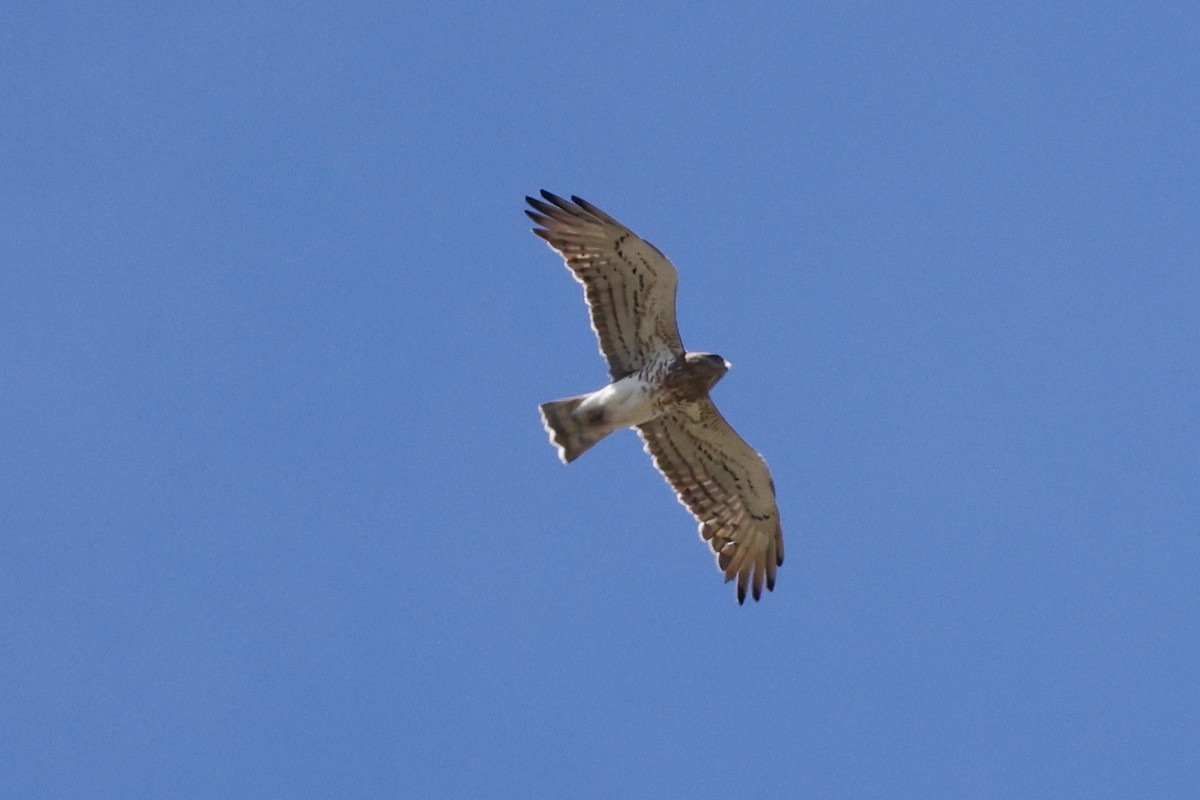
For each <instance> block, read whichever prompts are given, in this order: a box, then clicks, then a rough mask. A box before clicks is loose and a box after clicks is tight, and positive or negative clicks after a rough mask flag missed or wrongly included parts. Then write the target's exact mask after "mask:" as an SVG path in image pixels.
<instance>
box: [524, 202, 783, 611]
mask: <svg viewBox="0 0 1200 800" xmlns="http://www.w3.org/2000/svg"><path fill="white" fill-rule="evenodd" d="M541 194H542V198H543V199H542V200H538V199H536V198H533V197H526V198H525V199H526V200H527V201H528V202H529V205H530V206H531V207H532V210H530V209H526V210H525V213H526V214H528V215H529V218H530V219H532V220H533V221H534V222H535V223H537V225H538V226H539V227H537V228H534V229H533V232H534V233H535V234H537V235H538V236H540V237H541V238H543V239H545V240H546V242H547V243H548V244H549V245H550V247H551V248H553V249H554V250H556V251H557V252H558V253H559V254H560V255H561V256H562V257H563V260H564V261H565V262H566V266H567V268H568V269H569V270H570V271H571V273H572V274H573V275H574V276H575V279H576V280H578V281H579V282H580V283H581V284H583V288H584V295H585V298H586V300H587V305H588V310H589V312H590V315H591V321H592V329H593V330H594V331H595V332H596V337H597V338H598V339H599V340H600V353H601V355H603V356H604V358H605V359H606V360H607V361H608V368H609V369H608V371H609V375H610V377H611V378H612V382H611V383H609V384H608V385H607V386H605V387H604V388H602V389H598V390H596V391H594V392H590V393H588V394H583V395H579V396H578V397H569V398H567V399H565V400H555V401H554V402H550V403H545V404H543V405H542V406H541V407H540V410H541V413H542V421H543V423H544V424H545V427H546V431H547V432H548V433H549V434H550V440H551V442H552V443H553V444H554V445H555V446H557V447H558V454H559V457H560V458H561V459H562V460H563V462H564V463H570V462H571V461H574V460H575V459H577V458H579V456H580V455H581V454H582V453H583V452H584V451H586V450H587V449H588V448H590V447H591V446H592V445H594V444H596V442H598V441H600V440H601V439H603V438H604V437H605V436H607V435H608V434H610V433H612V432H613V431H615V430H617V429H619V428H629V427H632V428H636V429H637V431H638V433H639V434H640V435H641V437H642V439H643V440H644V441H645V443H646V451H647V452H648V453H650V455H651V456H652V457H653V459H654V466H655V467H657V468H658V471H659V472H661V473H662V474H663V476H664V477H665V478H666V479H667V482H668V483H670V485H671V486H672V488H674V490H675V492H676V494H677V495H678V497H679V501H680V502H681V503H683V505H684V506H686V507H687V508H688V510H690V511H691V512H692V515H693V516H695V517H696V519H697V520H698V521H699V523H700V536H701V537H702V538H703V539H704V540H705V541H707V542H708V543H709V545H710V546H711V547H712V549H713V552H715V553H716V556H717V566H718V568H719V569H720V570H721V571H722V572H723V573H724V574H725V580H726V581H731V580H733V579H734V578H737V599H738V603H743V602H745V600H746V592H747V590H749V591H750V593H751V595H752V596H753V597H754V599H755V600H758V599H759V597H760V595H761V594H762V587H763V584H764V583H765V584H766V587H767V589H768V590H772V589H774V588H775V569H776V567H778V566H779V565H781V564H783V531H782V529H781V528H780V524H779V509H778V508H777V507H776V505H775V483H774V481H772V480H771V473H770V472H768V471H767V465H766V462H764V461H763V459H762V456H760V455H759V454H758V453H756V452H755V451H754V449H753V448H752V447H750V445H749V444H747V443H746V441H745V440H744V439H742V438H741V437H740V436H738V435H737V433H736V432H735V431H734V430H733V428H732V427H730V425H729V423H728V422H726V421H725V418H724V417H722V416H721V413H720V412H719V411H717V407H716V406H715V405H713V402H712V400H710V399H709V396H708V393H709V390H710V389H712V387H713V385H714V384H716V382H717V381H719V380H720V379H721V378H722V377H723V376H724V375H725V373H726V372H727V371H728V370H729V366H730V365H729V362H727V361H726V360H725V359H723V358H721V357H720V356H718V355H714V354H712V353H692V352H688V351H687V350H686V349H685V348H684V346H683V342H682V341H681V339H680V336H679V327H678V326H677V325H676V323H675V286H676V283H677V279H678V273H677V272H676V271H675V267H674V266H673V265H672V264H671V262H670V261H668V260H667V257H666V256H664V255H663V254H662V253H661V252H659V251H658V249H657V248H655V247H654V246H653V245H651V244H650V243H649V242H647V241H645V240H644V239H642V238H641V237H639V236H638V235H637V234H635V233H634V232H633V231H631V230H629V229H628V228H626V227H625V226H624V225H622V224H621V223H620V222H617V221H616V220H615V219H613V218H612V217H610V216H609V215H608V214H605V213H604V212H603V211H601V210H600V209H598V208H596V207H595V206H594V205H592V204H591V203H589V202H587V201H586V200H581V199H580V198H578V197H574V196H572V197H571V200H570V202H568V201H566V200H564V199H563V198H561V197H558V196H556V195H554V194H551V193H550V192H547V191H545V190H542V193H541Z"/></svg>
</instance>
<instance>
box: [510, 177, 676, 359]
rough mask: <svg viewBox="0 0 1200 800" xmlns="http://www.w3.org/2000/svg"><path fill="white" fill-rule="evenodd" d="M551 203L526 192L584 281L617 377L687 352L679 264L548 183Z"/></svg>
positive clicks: (543, 232)
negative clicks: (679, 307)
mask: <svg viewBox="0 0 1200 800" xmlns="http://www.w3.org/2000/svg"><path fill="white" fill-rule="evenodd" d="M542 197H543V198H545V200H546V202H543V201H542V200H537V199H535V198H532V197H526V198H525V199H526V200H527V201H528V202H529V205H530V206H532V207H533V209H534V210H532V211H530V210H528V209H526V211H525V213H526V214H528V215H529V218H530V219H532V220H533V221H534V222H536V223H537V224H538V225H540V226H541V227H540V228H534V229H533V232H534V233H536V234H537V235H538V236H540V237H542V238H543V239H545V240H546V241H547V242H548V243H549V244H550V246H551V247H553V248H554V249H555V250H557V251H558V253H559V254H560V255H562V257H563V260H564V261H565V262H566V265H567V268H568V269H570V270H571V273H572V274H573V275H574V276H575V278H576V280H578V281H579V282H580V283H582V284H583V288H584V296H585V297H586V299H587V304H588V309H589V311H590V313H591V318H592V329H593V330H594V331H596V338H597V339H599V340H600V352H601V354H603V355H604V357H605V359H607V360H608V367H609V369H608V371H609V374H610V375H611V376H612V377H613V379H614V380H617V379H620V378H623V377H625V376H626V375H629V374H631V373H633V372H637V371H638V370H639V369H641V368H642V367H644V366H646V364H648V363H650V362H651V361H655V360H658V359H659V358H661V357H663V356H665V355H668V354H669V355H671V356H675V355H679V354H680V353H682V352H683V342H682V341H680V338H679V327H678V325H677V324H676V322H675V286H676V284H677V282H678V273H677V272H676V271H675V267H674V266H673V265H672V264H671V262H670V261H668V260H667V257H666V256H664V255H663V254H662V253H660V252H659V251H658V250H657V248H655V247H654V245H652V244H650V243H649V242H647V241H645V240H644V239H642V238H641V237H639V236H638V235H637V234H636V233H634V232H633V231H631V230H629V229H628V228H626V227H625V226H624V225H622V224H621V223H619V222H617V221H616V220H615V219H613V218H612V217H610V216H609V215H608V214H605V213H604V212H603V211H601V210H600V209H598V208H596V207H595V206H594V205H592V204H591V203H589V202H587V201H586V200H581V199H580V198H578V197H574V196H572V197H571V202H567V201H566V200H564V199H562V198H561V197H558V196H556V195H553V194H551V193H550V192H547V191H546V190H544V189H543V190H542Z"/></svg>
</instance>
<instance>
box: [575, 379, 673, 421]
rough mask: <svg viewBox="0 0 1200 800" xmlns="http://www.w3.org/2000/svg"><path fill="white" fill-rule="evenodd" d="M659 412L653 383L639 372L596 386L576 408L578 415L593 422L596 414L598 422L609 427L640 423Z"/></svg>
mask: <svg viewBox="0 0 1200 800" xmlns="http://www.w3.org/2000/svg"><path fill="white" fill-rule="evenodd" d="M597 412H599V414H598V413H597ZM659 413H660V409H659V408H658V407H657V405H656V404H655V403H654V386H653V385H652V384H649V383H647V382H646V381H644V380H642V379H641V378H640V377H638V376H637V375H630V376H629V377H626V378H622V379H621V380H619V381H617V382H615V383H610V384H609V385H608V386H605V387H604V388H603V389H597V390H596V391H594V392H592V393H591V394H589V395H588V396H587V399H586V400H584V401H583V402H582V403H580V404H579V407H578V408H577V409H576V410H575V415H576V417H581V416H582V417H583V418H584V419H585V420H588V422H589V423H591V422H592V420H591V417H592V416H596V417H597V419H596V421H595V424H598V425H599V424H602V425H603V426H604V427H605V428H608V429H609V430H617V429H618V428H631V427H633V426H634V425H641V424H642V423H643V422H649V421H650V420H652V419H654V418H655V417H657V416H658V415H659ZM601 415H602V416H601Z"/></svg>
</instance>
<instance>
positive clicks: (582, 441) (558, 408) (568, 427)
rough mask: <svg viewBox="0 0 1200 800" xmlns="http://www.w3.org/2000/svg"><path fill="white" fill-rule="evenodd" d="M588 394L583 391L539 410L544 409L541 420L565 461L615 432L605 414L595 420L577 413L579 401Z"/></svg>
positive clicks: (572, 458)
mask: <svg viewBox="0 0 1200 800" xmlns="http://www.w3.org/2000/svg"><path fill="white" fill-rule="evenodd" d="M587 398H588V395H586V394H583V395H580V396H578V397H568V398H566V399H565V400H553V401H551V402H549V403H542V405H540V406H538V410H539V411H541V412H542V424H543V425H545V427H546V432H547V433H549V434H550V441H551V442H553V443H554V446H555V447H557V448H558V457H559V458H561V459H562V461H563V463H564V464H570V463H571V462H572V461H574V460H575V459H577V458H579V457H580V456H581V455H583V454H584V453H585V452H586V451H587V449H588V448H589V447H591V446H592V445H594V444H595V443H596V442H598V441H600V440H601V439H603V438H604V437H605V436H607V435H608V434H610V433H612V431H610V430H609V429H608V428H606V427H605V426H604V419H603V416H602V415H599V416H598V417H597V419H594V420H592V419H587V418H585V415H583V414H576V413H575V412H576V409H578V408H579V405H580V403H582V402H583V401H584V400H586V399H587Z"/></svg>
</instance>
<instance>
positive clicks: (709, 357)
mask: <svg viewBox="0 0 1200 800" xmlns="http://www.w3.org/2000/svg"><path fill="white" fill-rule="evenodd" d="M685 360H686V361H687V365H688V368H689V370H690V371H691V372H692V373H693V374H695V375H698V376H702V379H703V382H704V383H705V384H706V388H708V389H711V388H712V387H713V386H715V385H716V383H717V381H719V380H721V378H723V377H725V373H726V372H728V371H729V368H730V367H731V366H732V365H731V364H730V363H729V362H728V361H726V360H725V359H723V358H721V357H720V356H719V355H717V354H716V353H688V354H687V356H685Z"/></svg>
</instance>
